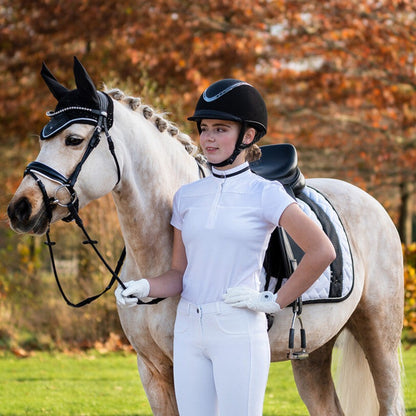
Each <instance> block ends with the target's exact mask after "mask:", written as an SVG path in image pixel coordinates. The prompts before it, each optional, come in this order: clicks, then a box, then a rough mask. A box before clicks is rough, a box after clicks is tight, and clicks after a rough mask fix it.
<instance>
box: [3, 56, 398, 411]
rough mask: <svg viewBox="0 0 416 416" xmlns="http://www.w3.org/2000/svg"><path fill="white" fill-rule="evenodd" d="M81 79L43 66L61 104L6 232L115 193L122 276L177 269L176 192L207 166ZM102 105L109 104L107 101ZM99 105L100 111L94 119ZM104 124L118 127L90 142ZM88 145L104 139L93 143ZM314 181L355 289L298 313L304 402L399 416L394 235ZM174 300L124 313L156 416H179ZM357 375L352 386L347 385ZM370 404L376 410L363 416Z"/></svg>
mask: <svg viewBox="0 0 416 416" xmlns="http://www.w3.org/2000/svg"><path fill="white" fill-rule="evenodd" d="M74 73H75V79H76V84H77V89H76V90H72V91H69V90H67V89H66V88H65V87H63V86H62V85H61V84H59V83H58V82H57V81H56V79H55V78H54V77H53V75H52V74H51V73H50V72H49V71H48V69H47V68H46V67H44V68H43V70H42V76H43V78H44V80H45V81H46V83H47V84H48V87H49V88H50V90H51V92H52V93H53V94H54V96H55V98H57V100H58V106H57V109H56V110H55V112H53V113H50V114H49V115H50V116H51V117H52V119H51V120H52V121H51V123H49V124H48V126H46V128H45V129H44V130H43V132H42V136H41V139H42V140H41V150H40V153H39V155H38V157H37V159H36V162H35V164H34V165H33V164H31V165H29V168H28V169H27V171H26V173H27V174H26V176H25V177H24V179H23V180H22V182H21V184H20V186H19V188H18V190H17V191H16V194H15V195H14V197H13V199H12V201H11V202H10V205H9V208H8V215H9V217H10V223H11V226H12V228H13V229H14V230H15V231H17V232H21V233H33V234H38V235H40V234H43V233H45V232H46V231H47V228H48V226H49V224H50V223H54V222H56V221H58V220H60V219H63V218H64V217H66V216H68V209H67V206H66V204H67V203H68V201H65V199H67V200H68V199H70V200H71V201H72V202H73V200H75V199H76V200H77V203H78V205H79V208H80V209H81V208H82V207H83V206H85V205H86V204H87V203H89V202H90V201H91V200H93V199H96V198H100V197H102V196H103V195H105V194H107V193H109V192H112V194H113V198H114V201H115V204H116V207H117V212H118V216H119V221H120V224H121V229H122V233H123V237H124V241H125V246H126V250H127V256H126V259H125V262H124V266H123V269H122V272H121V276H120V278H121V279H122V280H123V281H126V280H131V279H140V278H142V277H146V278H149V277H152V276H155V275H158V274H160V273H161V272H164V271H165V270H166V269H168V268H169V266H170V257H171V248H172V229H171V226H170V225H169V222H170V216H171V206H172V198H173V195H174V193H175V191H176V190H177V189H178V187H179V186H180V185H181V184H184V183H186V182H189V181H194V180H197V179H198V178H199V175H200V172H201V169H204V170H206V168H201V166H200V165H199V164H198V163H197V161H196V159H195V155H194V152H195V149H196V146H194V145H193V143H192V142H191V140H190V139H189V137H187V136H186V135H183V134H181V133H180V132H179V131H178V129H177V128H176V127H174V126H173V125H172V124H170V123H169V122H168V121H166V120H165V119H164V118H163V117H162V116H160V115H158V114H156V113H155V112H154V111H153V110H152V109H151V108H149V107H148V106H145V105H142V104H141V103H140V100H139V99H135V98H131V97H126V96H124V94H123V93H121V92H120V91H118V90H113V91H107V94H108V95H107V94H104V93H102V92H97V91H96V88H95V86H94V84H93V82H92V81H91V79H90V78H89V76H88V74H87V73H86V71H85V69H84V68H83V67H82V65H81V64H80V63H79V62H78V61H77V60H75V64H74ZM103 97H104V98H103ZM106 97H111V98H108V102H106ZM103 102H104V103H106V105H105V106H104V109H105V112H101V113H100V112H97V111H96V110H97V108H101V109H102V108H103V105H102V103H103ZM100 103H101V104H100ZM86 108H87V109H86ZM91 108H92V109H95V110H91ZM96 113H97V114H96ZM110 113H111V114H110ZM89 115H90V116H89ZM88 117H89V120H86V119H88ZM100 118H101V121H102V118H107V119H108V120H107V121H109V120H110V119H111V120H110V121H109V122H108V125H104V128H103V130H102V131H100V129H98V130H97V131H96V132H95V134H93V131H94V125H97V124H98V123H99V122H100V120H99V119H100ZM101 125H102V124H101ZM110 127H111V128H110ZM108 128H110V132H111V138H112V139H111V138H109V133H108V131H107V129H108ZM106 136H107V139H108V140H106ZM91 137H98V138H101V139H102V140H101V141H99V142H97V141H95V143H94V144H93V145H92V144H91V140H92V139H91ZM107 142H108V143H109V145H110V150H109V148H108V146H107ZM111 142H113V144H114V149H112V145H111ZM92 149H93V150H92ZM75 171H76V172H75ZM307 184H310V185H312V186H313V187H314V188H315V189H317V190H319V192H320V193H322V194H323V195H324V196H325V197H326V198H327V199H328V200H329V201H330V203H331V204H332V206H333V207H334V208H335V209H336V211H337V212H338V215H339V217H340V219H341V221H342V223H343V225H344V228H345V230H346V233H347V236H348V239H349V242H350V246H351V252H352V257H353V265H354V272H355V283H354V287H353V290H352V292H351V294H350V296H348V297H347V298H346V299H345V300H343V301H342V302H337V303H314V304H307V305H304V306H303V314H302V316H303V324H304V327H305V328H306V330H307V334H308V350H309V352H310V355H309V358H308V359H306V360H296V361H292V364H293V372H294V376H295V381H296V385H297V387H298V390H299V393H300V396H301V398H302V400H303V401H304V403H305V404H306V406H307V408H308V411H309V413H310V414H311V415H317V416H322V415H343V414H348V415H353V416H357V415H364V416H368V415H373V414H378V415H385V416H387V415H390V416H392V415H397V416H398V415H403V414H404V404H403V398H402V389H401V374H400V373H401V368H400V363H399V358H398V349H399V348H400V336H401V330H402V316H403V269H402V267H403V266H402V253H401V244H400V240H399V238H398V234H397V232H396V229H395V227H394V225H393V223H392V221H391V219H390V218H389V216H388V215H387V213H386V212H385V210H384V209H383V208H382V206H381V205H380V204H379V203H378V202H377V201H375V200H374V199H373V198H372V197H371V196H369V195H368V194H366V193H365V192H363V191H362V190H360V189H358V188H356V187H355V186H353V185H350V184H348V183H345V182H342V181H339V180H334V179H310V180H308V181H307ZM42 187H43V190H42V189H41V188H42ZM71 201H70V202H71ZM177 301H178V299H177V298H168V299H165V300H164V301H162V302H160V303H158V304H155V305H151V306H141V305H138V306H137V307H133V308H129V309H119V311H118V312H119V316H120V320H121V324H122V327H123V330H124V332H125V334H126V336H127V338H128V340H129V341H130V343H131V345H132V346H133V347H134V349H135V350H136V352H137V363H138V369H139V372H140V377H141V380H142V383H143V386H144V389H145V391H146V394H147V397H148V400H149V402H150V405H151V407H152V410H153V413H154V414H155V415H159V416H170V415H176V414H177V408H176V402H175V395H174V389H173V378H172V334H173V324H174V320H175V312H176V305H177ZM291 319H292V310H291V308H286V309H285V310H283V311H282V312H281V313H280V314H279V315H278V317H276V319H275V322H274V324H273V326H272V328H271V330H270V332H269V336H270V345H271V351H272V360H273V361H283V360H286V359H287V352H288V350H287V345H288V329H289V327H290V324H291ZM342 331H343V333H344V334H346V336H345V342H344V343H342V344H341V347H345V346H347V345H350V344H351V345H352V346H353V348H345V359H346V360H347V364H348V369H349V373H348V374H347V373H345V374H344V375H342V376H341V379H340V383H341V384H343V385H345V386H346V391H347V392H348V393H349V396H350V397H349V399H348V398H346V399H345V400H344V399H342V398H341V399H340V400H339V399H338V396H337V394H336V391H335V386H334V383H333V380H332V376H331V358H332V350H333V347H334V345H335V341H336V339H337V337H338V335H339V334H340V333H341V332H342ZM342 349H344V348H342ZM348 352H350V353H349V354H348ZM354 371H355V372H356V374H358V378H357V379H355V380H353V379H351V378H350V376H352V374H353V373H354ZM341 374H343V373H341ZM340 403H342V405H341V404H340ZM370 405H372V407H371V409H372V410H370V407H369V408H367V407H366V406H370ZM354 406H356V407H354Z"/></svg>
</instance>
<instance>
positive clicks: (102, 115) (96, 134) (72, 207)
mask: <svg viewBox="0 0 416 416" xmlns="http://www.w3.org/2000/svg"><path fill="white" fill-rule="evenodd" d="M97 93H98V97H99V104H100V109H99V110H93V109H89V108H82V109H81V110H83V111H88V112H92V113H94V114H95V115H97V116H98V119H97V124H96V126H95V128H94V131H93V133H92V136H91V138H90V139H89V142H88V146H87V148H86V150H85V152H84V154H83V156H82V158H81V160H80V161H79V162H78V164H77V165H76V167H75V169H74V171H73V172H72V174H71V175H70V176H69V177H68V178H67V177H66V176H64V175H62V174H61V173H59V172H58V171H56V170H55V169H53V168H51V167H50V166H48V165H46V164H44V163H41V162H37V161H34V162H31V163H29V165H28V166H27V167H26V169H25V171H24V175H23V176H26V175H30V176H31V177H32V178H33V179H34V180H35V181H36V184H37V185H38V187H39V189H40V191H41V193H42V198H43V203H44V205H45V209H46V214H47V216H48V220H49V225H50V223H51V220H52V212H53V209H54V207H55V206H56V205H59V206H62V207H65V208H67V209H68V211H69V215H68V216H67V217H65V218H63V221H65V222H70V221H73V220H75V222H76V224H77V226H78V227H79V228H80V229H81V230H82V232H83V234H84V236H85V237H86V240H85V241H83V244H86V245H87V244H88V245H90V246H91V247H92V248H93V250H94V252H95V254H96V255H97V256H98V258H99V259H100V261H101V262H102V263H103V264H104V266H105V267H106V269H107V270H108V271H109V272H110V274H111V280H110V282H109V284H108V285H107V286H106V287H105V288H104V289H103V290H102V291H101V292H100V293H98V294H96V295H94V296H91V297H88V298H86V299H84V300H83V301H81V302H78V303H73V302H71V301H70V300H69V298H68V297H67V296H66V294H65V292H64V290H63V288H62V285H61V283H60V280H59V276H58V272H57V269H56V263H55V257H54V253H53V246H54V245H55V244H56V243H55V242H53V241H51V238H50V234H49V227H48V230H47V231H46V241H45V244H46V245H47V246H48V248H49V255H50V259H51V264H52V270H53V274H54V276H55V280H56V283H57V285H58V288H59V291H60V293H61V295H62V297H63V298H64V300H65V302H66V303H67V304H68V305H69V306H72V307H74V308H80V307H82V306H84V305H87V304H89V303H91V302H93V301H94V300H96V299H98V298H99V297H100V296H102V295H104V293H106V292H107V291H108V290H110V289H111V287H112V286H113V284H114V282H115V281H117V282H118V283H119V285H120V286H121V287H122V288H123V289H126V286H125V284H124V283H123V282H122V280H121V279H120V278H119V276H118V275H119V273H120V270H121V267H122V265H123V262H124V259H125V257H126V248H125V247H124V248H123V251H122V253H121V255H120V257H119V260H118V262H117V265H116V267H115V269H114V270H113V269H112V268H111V267H110V265H109V264H108V263H107V261H106V260H105V259H104V257H103V256H102V254H101V253H100V251H99V250H98V248H97V247H96V246H97V244H98V241H96V240H92V239H91V238H90V236H89V234H88V233H87V231H86V229H85V227H84V224H83V221H82V219H81V218H80V216H79V214H78V208H79V201H78V196H77V193H76V190H75V189H74V185H75V183H76V181H77V179H78V176H79V174H80V172H81V169H82V166H83V165H84V163H85V161H86V160H87V159H88V157H89V155H90V154H91V152H92V151H93V150H94V149H95V148H96V147H97V145H98V143H99V142H100V134H101V133H102V132H103V131H104V133H105V136H106V138H107V143H108V147H109V150H110V152H111V154H112V156H113V159H114V162H115V164H116V168H117V184H118V183H119V182H120V179H121V172H120V165H119V163H118V160H117V156H116V153H115V149H114V142H113V140H112V138H111V136H110V134H109V132H108V130H109V123H108V114H107V110H108V106H109V100H111V99H110V98H109V97H108V96H107V95H106V94H104V93H101V92H97ZM78 109H79V108H78ZM48 115H50V116H53V115H54V113H50V114H48ZM111 116H112V115H111ZM39 176H43V177H45V178H47V179H49V180H51V181H53V182H56V183H58V184H59V186H58V188H57V189H56V191H55V196H54V197H50V196H49V195H48V193H47V191H46V187H45V185H44V184H43V182H42V180H41V179H40V178H39ZM117 184H116V185H117ZM61 189H66V191H67V192H68V194H69V197H70V200H69V202H68V203H63V202H61V201H60V200H59V198H58V197H57V195H58V192H59V191H60V190H61ZM162 300H163V298H155V299H152V300H151V301H149V302H143V301H141V300H140V299H138V300H137V303H138V304H140V305H141V304H143V305H152V304H155V303H158V302H160V301H162Z"/></svg>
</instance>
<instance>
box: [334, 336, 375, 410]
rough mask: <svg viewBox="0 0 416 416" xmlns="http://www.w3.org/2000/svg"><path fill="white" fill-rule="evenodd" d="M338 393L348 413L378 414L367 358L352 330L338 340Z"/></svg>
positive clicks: (343, 407)
mask: <svg viewBox="0 0 416 416" xmlns="http://www.w3.org/2000/svg"><path fill="white" fill-rule="evenodd" d="M336 345H337V346H338V347H339V348H338V351H337V352H338V360H337V365H336V385H337V394H338V397H339V400H340V402H341V406H342V409H343V410H344V413H345V415H346V416H356V415H366V416H373V415H374V416H376V415H378V414H379V404H378V400H377V395H376V389H375V386H374V381H373V377H372V375H371V372H370V367H369V365H368V362H367V359H366V358H365V355H364V352H363V350H362V349H361V347H360V345H359V344H358V342H357V341H356V340H355V338H354V336H353V335H352V334H351V332H350V331H348V330H346V329H344V330H343V331H342V332H341V334H340V336H339V337H338V339H337V344H336Z"/></svg>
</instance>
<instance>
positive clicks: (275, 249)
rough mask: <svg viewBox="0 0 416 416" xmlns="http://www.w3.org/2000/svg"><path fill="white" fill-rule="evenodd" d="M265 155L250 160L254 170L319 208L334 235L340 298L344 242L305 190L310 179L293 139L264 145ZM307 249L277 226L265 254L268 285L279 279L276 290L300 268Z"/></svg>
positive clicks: (334, 287) (334, 292)
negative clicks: (304, 174) (303, 172)
mask: <svg viewBox="0 0 416 416" xmlns="http://www.w3.org/2000/svg"><path fill="white" fill-rule="evenodd" d="M260 149H261V152H262V156H261V158H260V159H259V160H257V161H255V162H252V163H250V168H251V170H252V171H253V172H254V173H256V174H257V175H259V176H262V177H263V178H265V179H269V180H273V181H279V182H281V183H282V185H283V186H284V187H285V189H286V191H287V192H288V193H289V194H290V195H292V196H293V197H296V198H298V199H301V200H302V201H304V202H305V203H306V204H308V205H309V207H310V208H311V209H312V211H314V212H315V214H316V216H317V217H318V219H319V221H320V222H321V225H322V228H323V230H324V232H325V233H326V234H327V235H328V237H329V238H330V239H331V241H332V243H333V245H334V247H335V250H336V252H337V258H336V260H334V262H333V263H332V264H331V271H332V279H331V280H332V281H331V289H330V297H333V298H337V297H339V296H341V293H342V253H341V247H340V243H339V240H338V237H337V234H336V231H335V228H334V226H333V224H332V223H331V221H330V220H329V218H328V216H327V215H326V214H325V212H323V210H322V209H321V208H320V207H319V206H318V205H317V204H316V203H314V202H313V201H311V200H310V199H309V198H308V197H307V196H306V195H305V194H304V193H303V192H302V191H303V189H304V188H305V186H306V181H305V178H304V176H303V174H302V173H301V171H300V169H299V167H298V158H297V153H296V149H295V147H294V146H293V145H291V144H289V143H283V144H275V145H267V146H262V147H261V148H260ZM303 254H304V253H303V251H302V250H301V249H300V248H299V247H298V246H297V244H296V243H295V242H294V241H293V240H292V239H291V238H290V236H289V235H287V234H286V232H285V231H284V230H283V229H282V228H281V227H276V229H275V230H274V231H273V233H272V235H271V237H270V242H269V246H268V248H267V251H266V256H265V258H264V264H263V266H264V269H265V271H266V286H265V289H266V290H267V289H268V286H269V282H270V278H271V277H274V278H276V279H277V285H276V287H275V291H277V290H278V289H279V288H280V286H281V285H282V282H283V281H284V280H285V279H288V278H289V277H290V275H291V274H292V273H293V271H294V269H295V268H296V265H297V263H299V261H300V260H301V259H302V257H303Z"/></svg>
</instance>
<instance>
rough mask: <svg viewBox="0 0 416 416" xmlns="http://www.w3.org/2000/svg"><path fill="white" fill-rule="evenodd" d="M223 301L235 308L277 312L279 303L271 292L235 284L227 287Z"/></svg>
mask: <svg viewBox="0 0 416 416" xmlns="http://www.w3.org/2000/svg"><path fill="white" fill-rule="evenodd" d="M223 298H224V302H225V303H228V304H229V305H231V306H235V307H237V308H248V309H251V310H253V311H256V312H265V313H277V312H279V311H280V305H279V304H278V303H276V299H277V295H275V294H273V293H272V292H257V290H254V289H250V288H249V287H244V286H237V287H232V288H230V289H227V293H226V294H225V295H224V296H223Z"/></svg>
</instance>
